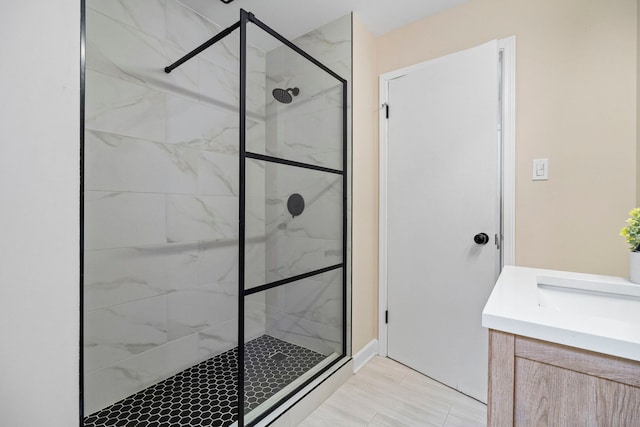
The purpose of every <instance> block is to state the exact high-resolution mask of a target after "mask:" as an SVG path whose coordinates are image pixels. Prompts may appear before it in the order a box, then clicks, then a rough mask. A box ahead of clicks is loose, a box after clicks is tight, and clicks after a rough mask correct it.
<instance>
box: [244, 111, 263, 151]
mask: <svg viewBox="0 0 640 427" xmlns="http://www.w3.org/2000/svg"><path fill="white" fill-rule="evenodd" d="M245 144H246V145H245V146H246V150H247V151H249V152H253V153H266V151H265V144H266V127H265V123H264V121H257V120H251V119H249V118H247V127H246V133H245Z"/></svg>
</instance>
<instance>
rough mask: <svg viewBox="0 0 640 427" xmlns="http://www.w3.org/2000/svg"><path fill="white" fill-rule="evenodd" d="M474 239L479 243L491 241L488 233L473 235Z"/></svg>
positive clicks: (483, 243) (484, 243)
mask: <svg viewBox="0 0 640 427" xmlns="http://www.w3.org/2000/svg"><path fill="white" fill-rule="evenodd" d="M473 241H474V242H476V243H477V244H479V245H486V244H487V243H489V236H487V234H486V233H478V234H476V235H475V236H473Z"/></svg>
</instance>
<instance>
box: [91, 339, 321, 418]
mask: <svg viewBox="0 0 640 427" xmlns="http://www.w3.org/2000/svg"><path fill="white" fill-rule="evenodd" d="M324 358H325V356H323V355H321V354H319V353H316V352H315V351H311V350H308V349H306V348H304V347H300V346H297V345H293V344H290V343H288V342H285V341H282V340H279V339H277V338H274V337H272V336H270V335H262V336H261V337H259V338H256V339H254V340H252V341H249V342H247V343H246V344H245V358H244V359H245V386H244V389H245V413H247V412H249V411H251V410H252V409H254V408H256V407H257V406H258V405H260V404H261V403H262V402H264V401H266V400H267V399H268V398H270V397H271V396H273V395H274V394H276V393H277V392H278V391H280V390H282V389H283V388H284V387H286V386H287V385H288V384H290V383H291V382H292V381H293V380H295V379H296V378H298V377H300V376H301V375H302V374H304V373H305V372H307V371H308V370H310V369H311V368H313V367H314V366H316V365H317V364H318V363H320V362H321V361H322V360H323V359H324ZM236 367H237V349H235V348H234V349H233V350H229V351H227V352H224V353H222V354H219V355H217V356H214V357H212V358H211V359H208V360H205V361H204V362H201V363H199V364H197V365H195V366H193V367H191V368H188V369H186V370H184V371H182V372H179V373H178V374H176V375H174V376H172V377H170V378H168V379H166V380H164V381H161V382H159V383H157V384H155V385H153V386H151V387H149V388H147V389H145V390H142V391H140V392H138V393H136V394H134V395H131V396H129V397H127V398H125V399H123V400H121V401H119V402H117V403H114V404H113V405H111V406H108V407H107V408H105V409H102V410H100V411H98V412H96V413H94V414H92V415H89V416H88V417H85V419H84V426H85V427H112V426H127V427H168V426H171V427H176V426H196V427H197V426H203V427H204V426H227V425H229V424H231V423H233V422H234V421H235V420H236V404H237V402H236V400H237V397H236V393H237V387H236V385H237V378H236Z"/></svg>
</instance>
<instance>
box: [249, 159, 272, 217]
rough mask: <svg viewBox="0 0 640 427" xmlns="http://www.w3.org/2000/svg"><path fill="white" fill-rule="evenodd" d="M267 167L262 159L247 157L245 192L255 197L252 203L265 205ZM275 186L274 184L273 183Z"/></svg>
mask: <svg viewBox="0 0 640 427" xmlns="http://www.w3.org/2000/svg"><path fill="white" fill-rule="evenodd" d="M267 169H268V168H267V167H266V165H265V162H263V161H262V160H255V159H246V164H245V185H246V187H245V193H246V195H247V197H251V198H253V200H252V201H251V204H252V205H254V204H255V205H257V204H260V205H262V206H263V207H264V204H265V194H266V191H267V187H268V185H267V181H266V179H267V174H266V172H267ZM271 187H273V185H271Z"/></svg>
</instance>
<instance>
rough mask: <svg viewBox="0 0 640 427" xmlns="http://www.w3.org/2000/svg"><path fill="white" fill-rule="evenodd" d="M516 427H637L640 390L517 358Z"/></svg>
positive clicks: (639, 414) (639, 417)
mask: <svg viewBox="0 0 640 427" xmlns="http://www.w3.org/2000/svg"><path fill="white" fill-rule="evenodd" d="M515 371H516V375H515V377H516V379H515V408H514V409H515V414H514V415H515V416H514V418H515V425H516V426H576V425H584V426H638V425H640V388H637V387H632V386H628V385H625V384H620V383H617V382H614V381H609V380H605V379H601V378H597V377H593V376H590V375H586V374H582V373H579V372H574V371H570V370H568V369H563V368H558V367H555V366H551V365H547V364H544V363H539V362H534V361H532V360H528V359H523V358H520V357H517V358H516V366H515Z"/></svg>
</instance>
